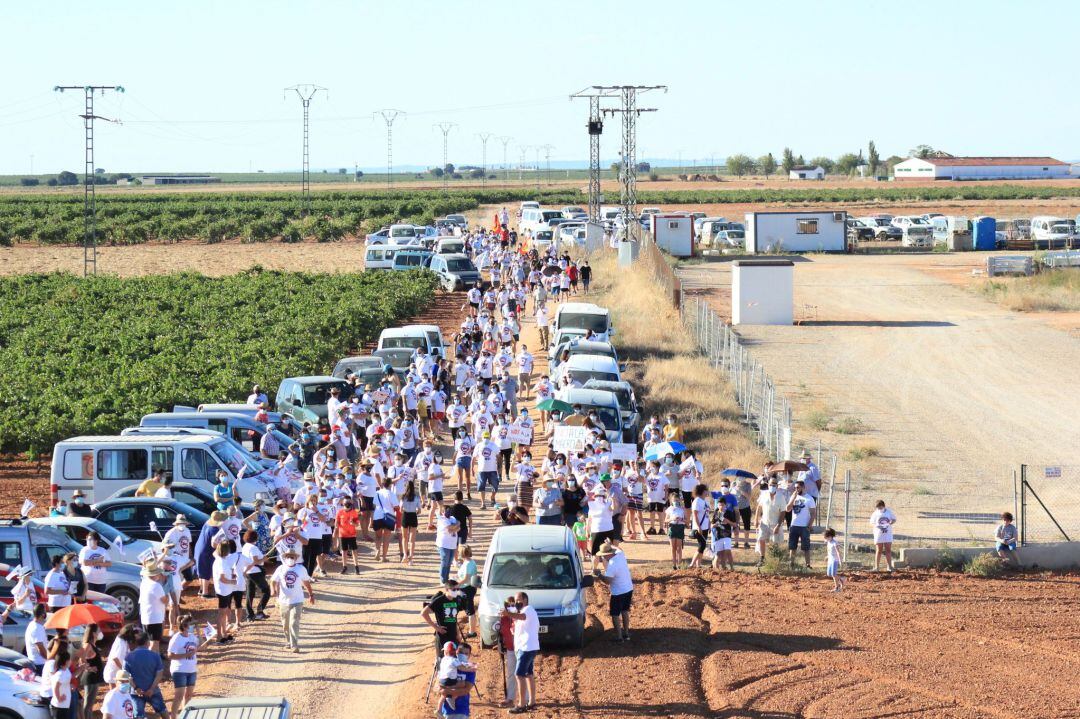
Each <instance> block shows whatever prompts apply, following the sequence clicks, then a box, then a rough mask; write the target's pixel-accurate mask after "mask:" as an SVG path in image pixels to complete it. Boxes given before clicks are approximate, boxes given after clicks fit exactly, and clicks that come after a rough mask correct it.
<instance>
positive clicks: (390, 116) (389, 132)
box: [373, 109, 405, 190]
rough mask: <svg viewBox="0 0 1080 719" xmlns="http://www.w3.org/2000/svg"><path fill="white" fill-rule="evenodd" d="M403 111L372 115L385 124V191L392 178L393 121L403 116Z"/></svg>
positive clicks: (378, 112)
mask: <svg viewBox="0 0 1080 719" xmlns="http://www.w3.org/2000/svg"><path fill="white" fill-rule="evenodd" d="M404 114H405V111H404V110H394V109H386V110H377V111H376V112H375V113H373V116H374V115H379V116H380V117H382V119H383V120H384V121H385V122H386V189H388V190H389V189H390V188H391V187H392V186H393V184H394V180H393V176H394V120H396V119H397V118H398V117H399V116H400V115H404Z"/></svg>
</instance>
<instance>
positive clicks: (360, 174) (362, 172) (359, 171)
mask: <svg viewBox="0 0 1080 719" xmlns="http://www.w3.org/2000/svg"><path fill="white" fill-rule="evenodd" d="M363 176H364V171H363V170H357V171H356V179H358V180H359V179H360V178H361V177H363Z"/></svg>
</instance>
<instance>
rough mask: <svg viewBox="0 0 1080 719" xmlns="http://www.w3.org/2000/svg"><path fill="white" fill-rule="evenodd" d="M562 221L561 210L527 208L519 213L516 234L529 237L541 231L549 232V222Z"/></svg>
mask: <svg viewBox="0 0 1080 719" xmlns="http://www.w3.org/2000/svg"><path fill="white" fill-rule="evenodd" d="M554 219H562V211H561V210H545V209H544V208H542V207H537V208H535V209H533V208H529V209H525V210H522V211H521V220H520V221H519V222H518V232H519V233H527V234H528V235H529V236H530V237H531V236H534V235H535V234H536V233H537V232H540V231H542V230H550V229H551V225H549V224H548V221H549V220H554Z"/></svg>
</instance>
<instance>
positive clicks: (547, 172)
mask: <svg viewBox="0 0 1080 719" xmlns="http://www.w3.org/2000/svg"><path fill="white" fill-rule="evenodd" d="M540 149H541V150H543V151H544V184H546V185H550V184H551V151H552V150H554V149H555V146H554V145H541V146H540ZM537 164H539V162H538V163H537ZM536 171H537V172H540V168H539V167H537V168H536Z"/></svg>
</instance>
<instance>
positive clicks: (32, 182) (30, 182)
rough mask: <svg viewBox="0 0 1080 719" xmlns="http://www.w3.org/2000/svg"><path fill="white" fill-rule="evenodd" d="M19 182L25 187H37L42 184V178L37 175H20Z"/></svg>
mask: <svg viewBox="0 0 1080 719" xmlns="http://www.w3.org/2000/svg"><path fill="white" fill-rule="evenodd" d="M19 184H20V185H22V186H23V187H37V186H38V185H40V184H41V180H39V179H38V178H36V177H20V178H19Z"/></svg>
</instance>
